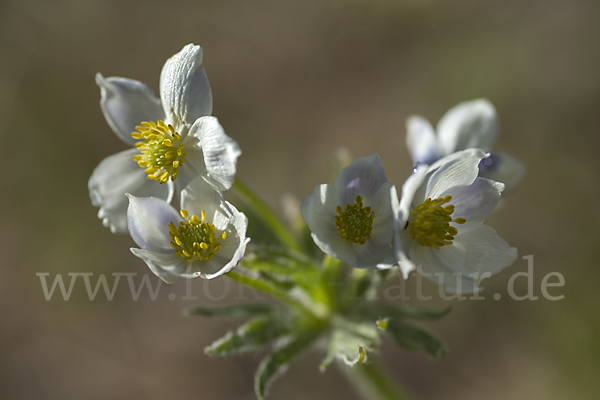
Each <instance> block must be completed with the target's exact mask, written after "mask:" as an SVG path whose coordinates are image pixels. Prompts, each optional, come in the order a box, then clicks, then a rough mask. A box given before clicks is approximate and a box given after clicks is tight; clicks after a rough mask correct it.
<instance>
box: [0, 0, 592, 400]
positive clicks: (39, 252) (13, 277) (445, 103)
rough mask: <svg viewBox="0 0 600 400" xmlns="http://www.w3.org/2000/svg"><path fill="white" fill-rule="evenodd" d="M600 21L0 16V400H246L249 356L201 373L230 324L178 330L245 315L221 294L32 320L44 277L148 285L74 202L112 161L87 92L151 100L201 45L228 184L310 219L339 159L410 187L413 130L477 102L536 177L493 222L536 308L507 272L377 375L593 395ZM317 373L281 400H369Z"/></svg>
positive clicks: (485, 7)
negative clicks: (163, 75) (127, 83)
mask: <svg viewBox="0 0 600 400" xmlns="http://www.w3.org/2000/svg"><path fill="white" fill-rule="evenodd" d="M599 15H600V3H598V1H597V0H544V1H542V0H483V1H481V0H479V1H477V0H438V1H434V0H260V1H246V0H204V1H196V2H185V1H178V0H174V1H169V2H158V1H86V0H62V1H60V0H56V1H43V0H4V1H2V2H1V3H0V120H1V121H2V122H1V123H0V139H1V140H0V151H1V152H2V156H1V158H0V159H1V160H2V170H3V178H2V180H1V181H2V196H1V198H0V237H1V239H2V241H1V243H2V249H1V251H0V263H1V264H0V265H1V269H0V274H1V275H0V315H1V320H2V322H1V328H0V398H2V399H19V400H23V399H165V398H169V399H210V400H218V399H252V398H253V394H252V376H253V373H254V370H255V367H256V365H257V363H258V362H259V360H260V357H259V355H249V356H245V357H234V358H230V359H209V358H208V357H207V356H205V355H204V354H203V352H202V350H203V347H204V346H206V345H208V344H210V343H211V341H212V340H215V339H216V338H218V337H219V336H220V335H222V334H223V333H225V332H226V331H227V330H229V329H232V328H233V327H234V326H235V324H236V322H237V321H234V320H218V321H213V320H208V319H202V318H198V319H190V318H184V317H182V316H181V315H180V310H181V309H182V308H183V307H185V306H190V305H194V304H204V305H215V306H218V305H225V304H231V303H234V302H236V301H238V302H239V293H238V290H237V288H234V287H231V289H232V290H231V291H230V293H229V295H228V296H225V298H223V299H220V300H219V299H218V298H220V297H221V294H222V293H224V290H225V289H227V286H225V283H224V280H223V279H216V280H214V281H210V282H201V281H194V282H193V285H192V286H191V287H190V288H191V289H192V290H193V295H195V296H197V297H198V298H199V299H198V300H196V301H189V300H184V299H182V297H184V296H185V293H186V286H185V283H184V282H181V283H178V284H176V285H174V286H167V285H163V286H162V287H161V290H160V293H159V295H158V297H157V299H156V301H152V300H151V298H150V296H149V295H148V294H147V292H144V294H142V295H141V296H140V299H139V300H137V301H134V300H133V299H132V298H131V295H130V294H129V289H128V287H127V285H126V280H125V278H123V281H122V282H121V283H120V286H119V287H118V288H117V291H116V294H115V298H114V299H113V300H112V301H107V300H106V298H105V296H104V294H103V293H100V294H99V295H98V297H97V298H96V300H95V301H90V300H89V299H88V297H87V295H86V292H85V288H84V286H83V284H82V281H81V278H78V279H80V280H79V281H78V283H77V284H75V287H74V290H73V294H72V296H71V299H70V300H69V301H64V300H62V298H61V296H60V295H59V294H58V293H55V294H54V297H53V298H52V299H51V300H50V301H46V300H45V298H44V295H43V292H42V287H41V284H40V279H39V277H38V276H36V273H40V272H45V273H49V274H50V275H49V280H50V282H51V281H52V280H53V279H54V277H55V276H56V274H63V275H64V277H65V279H66V280H67V281H68V279H67V278H68V276H67V274H68V273H69V272H92V273H94V278H93V279H92V282H93V283H95V281H96V278H97V276H98V275H99V274H102V273H104V274H108V275H109V278H110V274H112V273H116V272H135V273H138V276H137V278H136V284H139V278H140V277H141V276H142V274H145V273H147V268H146V266H145V265H144V264H143V262H141V260H138V259H136V258H135V257H133V255H131V254H130V253H129V247H130V246H132V245H133V242H132V241H131V239H130V238H129V237H128V236H113V235H112V234H111V233H110V232H109V231H108V230H107V229H106V228H103V227H102V225H101V223H100V221H99V220H98V219H97V218H96V212H97V210H96V209H95V208H94V207H92V205H91V204H90V201H89V198H88V192H87V180H88V178H89V176H90V174H91V172H92V170H93V169H94V167H95V166H96V165H97V164H98V163H99V162H100V161H101V160H102V159H103V158H104V157H106V156H108V155H110V154H112V153H115V152H117V151H120V150H124V149H125V148H126V146H125V145H124V144H123V143H122V142H120V140H119V139H117V137H116V136H115V135H114V134H113V133H112V131H111V130H110V129H109V127H108V126H107V124H106V122H105V121H104V118H103V116H102V114H101V112H100V108H99V106H98V100H99V97H100V95H99V89H98V87H97V86H96V85H95V83H94V74H95V73H96V72H102V73H103V74H104V75H105V76H115V75H116V76H124V77H129V78H134V79H138V80H140V81H142V82H145V83H147V84H148V85H149V86H150V87H151V88H153V89H154V90H155V91H157V90H158V77H159V73H160V69H161V67H162V64H163V63H164V61H165V60H166V59H167V58H168V57H170V56H171V55H173V54H175V53H176V52H178V51H179V50H180V49H181V48H182V47H183V46H184V45H185V44H187V43H190V42H193V43H196V44H200V45H202V46H203V48H204V55H205V56H204V65H205V68H206V71H207V73H208V76H209V79H210V83H211V86H212V90H213V95H214V115H216V116H217V117H219V119H220V121H221V123H222V125H223V126H224V127H225V129H226V131H227V133H228V134H229V135H230V136H232V137H233V138H234V139H235V140H236V141H237V142H238V143H239V144H240V146H241V148H242V149H243V152H244V154H243V155H242V157H241V158H240V159H239V161H238V171H239V173H238V176H239V177H240V178H241V179H242V180H244V181H245V182H246V183H247V184H248V185H250V186H252V187H253V188H254V189H255V190H256V191H257V192H259V193H260V194H261V195H262V196H263V197H264V198H265V199H266V200H267V201H268V202H269V204H271V205H272V206H273V207H275V208H277V209H278V210H281V207H280V205H281V196H282V195H283V194H284V193H291V194H293V195H295V196H296V197H297V198H299V199H301V198H302V197H303V196H305V195H306V194H307V193H309V192H311V191H312V190H313V188H314V186H315V185H317V184H320V183H324V182H331V180H332V173H331V168H332V165H333V164H334V162H333V155H334V153H335V151H336V149H337V148H338V147H339V146H344V147H346V148H347V149H348V150H349V151H350V152H351V153H352V154H353V155H354V156H366V155H369V154H372V153H374V152H378V153H379V154H380V155H381V157H382V159H383V163H384V166H385V167H386V170H387V173H388V178H389V180H390V181H391V182H392V183H394V184H396V185H398V186H400V185H401V184H402V182H403V181H404V179H405V178H406V177H407V175H408V174H409V172H410V167H411V162H410V159H409V157H408V153H407V151H406V148H405V144H404V135H405V128H404V122H405V120H406V118H407V117H408V116H409V115H411V114H414V113H419V114H421V115H423V116H425V117H427V118H428V119H430V120H431V121H432V122H434V123H435V122H437V120H438V119H439V118H440V117H441V116H442V115H443V113H444V112H445V111H446V110H447V109H449V108H450V107H452V106H454V105H455V104H457V103H458V102H461V101H465V100H471V99H474V98H479V97H487V98H489V99H490V100H491V101H492V102H493V104H494V105H495V106H496V107H497V110H498V113H499V116H500V123H501V134H500V138H499V140H498V142H497V144H496V149H499V150H506V151H510V152H512V153H513V154H515V155H517V156H518V157H520V158H521V159H522V160H524V161H525V162H526V163H527V164H528V167H529V174H528V176H527V178H526V179H525V181H524V182H523V183H522V184H521V185H520V186H519V187H518V188H517V190H516V191H515V192H513V193H511V194H510V195H509V196H507V199H506V200H507V201H506V204H505V207H504V209H503V210H502V211H501V212H500V213H497V214H496V215H494V216H492V217H491V218H490V219H489V220H488V223H489V224H491V225H492V226H494V227H495V228H496V229H497V230H498V231H499V233H500V234H501V236H502V237H503V238H505V239H506V240H507V241H508V242H509V243H510V244H512V245H514V246H516V247H518V249H519V254H520V256H523V255H529V254H533V255H534V272H535V275H534V290H535V295H537V296H540V299H539V300H538V301H516V300H512V299H510V298H509V296H508V294H507V282H508V280H509V279H510V277H511V276H512V274H514V273H516V272H520V271H525V270H526V268H527V266H526V261H525V260H523V259H519V260H517V262H516V263H515V264H514V265H513V266H512V267H510V268H508V269H506V270H505V271H503V272H502V273H500V274H499V275H497V276H494V277H493V278H491V279H489V280H487V282H486V283H485V285H484V286H486V291H485V292H484V294H485V295H486V300H484V301H462V302H461V301H455V302H454V303H453V305H454V309H453V312H452V313H451V314H450V315H449V316H448V317H446V318H445V319H444V320H442V321H440V322H437V323H432V324H428V325H427V326H428V327H430V328H431V329H432V330H433V331H434V332H436V333H437V334H439V335H440V336H441V337H443V338H444V339H445V341H446V343H447V344H448V346H449V347H450V352H449V353H448V355H447V357H446V358H445V359H443V360H441V361H439V362H436V361H433V360H431V359H429V358H428V357H427V356H426V355H425V354H423V353H408V352H405V351H401V350H399V349H397V348H396V347H395V346H393V345H392V343H391V342H388V341H386V342H384V345H383V354H384V355H383V362H384V363H385V364H386V365H387V366H388V368H389V370H390V373H391V374H392V375H393V376H394V377H396V378H397V380H398V382H401V383H402V384H403V385H404V387H405V388H406V390H407V392H408V393H411V394H412V395H413V398H414V399H417V400H420V399H423V400H428V399H432V400H433V399H436V400H437V399H444V400H446V399H461V400H465V399H549V400H553V399H566V398H568V399H596V398H598V397H597V396H598V392H599V391H600V379H599V378H600V318H599V312H598V304H600V290H599V285H600V265H599V262H598V260H599V259H600V257H599V256H600V254H599V253H600V251H599V248H600V246H599V244H600V240H599V239H600V234H599V229H598V226H599V224H600V212H599V209H600V206H599V204H598V199H599V198H600V179H599V172H600V157H598V154H599V151H600V140H599V139H598V138H599V136H600V135H599V127H600V113H599V111H598V109H599V108H600V68H599V66H600V51H599V49H600V24H598V16H599ZM549 272H560V273H561V274H563V275H564V277H565V281H566V284H565V286H564V287H562V288H550V294H551V295H564V296H565V298H564V299H563V300H560V301H555V302H552V301H548V300H545V299H543V298H542V297H541V293H540V283H541V281H542V278H543V276H544V275H545V274H547V273H549ZM109 282H112V278H111V279H109ZM152 282H153V284H154V283H155V280H154V279H153V280H152ZM414 286H415V278H411V279H410V280H409V281H408V282H407V287H408V288H409V292H411V293H412V292H414ZM425 286H426V291H427V292H428V293H431V294H433V295H434V297H435V299H434V300H432V301H430V302H423V303H421V304H422V305H425V306H431V307H438V306H442V305H443V304H444V303H443V302H442V301H440V300H439V296H438V295H436V292H437V289H436V288H435V287H434V286H433V285H430V284H427V285H425ZM526 289H527V287H526V282H525V280H524V279H522V278H519V279H517V286H516V290H517V293H519V294H523V293H524V292H525V291H526ZM207 291H208V292H207ZM171 293H172V294H174V295H175V296H174V297H175V300H170V298H169V296H168V295H169V294H171ZM494 293H500V294H501V295H502V299H501V300H499V301H496V300H494V299H493V298H492V294H494ZM236 296H237V297H238V300H236ZM244 296H246V297H247V298H251V296H252V295H251V294H249V293H247V292H246V293H245V294H244ZM249 296H250V297H249ZM436 299H437V300H436ZM319 357H320V355H319V353H318V352H315V353H313V354H311V355H309V356H307V357H304V358H302V359H301V360H299V361H298V362H297V363H295V364H294V365H293V366H292V368H291V369H290V370H289V371H288V373H287V376H285V377H284V378H282V379H280V380H278V381H277V382H276V383H275V384H274V386H273V387H272V390H271V398H272V399H283V398H287V399H333V398H335V399H338V398H339V399H341V398H343V399H359V396H358V395H357V394H355V393H354V392H353V390H352V388H351V387H350V386H349V385H348V383H347V382H346V380H345V378H344V375H343V374H341V373H340V372H339V371H336V369H335V368H331V369H330V370H328V371H327V372H326V373H325V374H321V373H319V372H318V371H317V365H318V362H319Z"/></svg>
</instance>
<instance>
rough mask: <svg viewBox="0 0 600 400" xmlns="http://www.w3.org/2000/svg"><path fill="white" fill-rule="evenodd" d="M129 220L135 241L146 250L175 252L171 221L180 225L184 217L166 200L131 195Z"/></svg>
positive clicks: (128, 210)
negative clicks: (170, 231)
mask: <svg viewBox="0 0 600 400" xmlns="http://www.w3.org/2000/svg"><path fill="white" fill-rule="evenodd" d="M128 197H129V208H128V209H127V222H128V227H129V233H130V234H131V237H132V238H133V241H134V242H136V243H137V245H138V246H140V247H141V248H142V249H144V250H149V251H159V252H173V254H174V251H173V249H172V247H171V244H170V243H171V237H170V236H169V223H171V222H174V223H175V225H176V226H179V222H181V221H182V220H183V219H182V218H181V217H180V216H179V213H178V212H177V211H175V209H174V208H173V207H171V206H170V205H169V204H167V203H166V202H165V201H164V200H161V199H155V198H152V197H135V196H132V195H129V196H128Z"/></svg>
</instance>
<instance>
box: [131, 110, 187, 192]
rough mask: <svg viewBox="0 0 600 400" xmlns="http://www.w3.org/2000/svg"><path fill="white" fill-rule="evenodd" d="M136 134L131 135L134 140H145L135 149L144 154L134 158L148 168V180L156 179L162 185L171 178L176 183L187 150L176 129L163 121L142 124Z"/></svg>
mask: <svg viewBox="0 0 600 400" xmlns="http://www.w3.org/2000/svg"><path fill="white" fill-rule="evenodd" d="M135 129H137V131H136V132H133V133H132V134H131V137H133V138H134V139H144V141H143V142H142V141H140V142H138V143H136V144H135V147H136V148H137V149H138V150H139V151H140V152H141V153H142V154H140V155H137V156H134V157H133V159H134V160H135V161H137V163H138V165H139V166H140V167H142V168H146V171H145V172H146V174H148V179H154V180H157V181H159V182H160V183H165V182H167V181H168V180H169V177H171V180H172V181H174V180H175V178H177V173H178V172H179V167H181V165H182V164H183V159H184V158H185V149H184V148H183V145H182V144H181V143H180V142H181V136H180V135H179V133H177V132H175V128H173V127H172V126H171V125H166V124H165V123H164V122H163V121H160V120H159V121H158V124H155V123H154V122H152V121H150V122H142V124H141V126H136V127H135Z"/></svg>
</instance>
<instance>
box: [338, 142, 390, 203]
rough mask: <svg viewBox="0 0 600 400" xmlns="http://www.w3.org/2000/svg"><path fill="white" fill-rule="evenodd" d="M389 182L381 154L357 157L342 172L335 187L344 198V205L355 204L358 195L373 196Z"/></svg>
mask: <svg viewBox="0 0 600 400" xmlns="http://www.w3.org/2000/svg"><path fill="white" fill-rule="evenodd" d="M386 182H387V177H386V175H385V170H384V169H383V164H382V163H381V158H380V157H379V154H377V153H375V154H372V155H370V156H368V157H361V158H356V159H354V161H352V164H350V165H349V166H348V167H346V168H344V169H343V170H342V172H340V174H339V176H338V178H337V180H336V181H335V188H336V189H337V191H338V193H339V194H340V196H341V198H342V202H343V204H342V206H344V205H346V204H354V203H355V198H356V196H363V197H371V196H373V195H375V193H376V192H377V191H378V190H379V188H380V186H381V185H382V184H383V183H386Z"/></svg>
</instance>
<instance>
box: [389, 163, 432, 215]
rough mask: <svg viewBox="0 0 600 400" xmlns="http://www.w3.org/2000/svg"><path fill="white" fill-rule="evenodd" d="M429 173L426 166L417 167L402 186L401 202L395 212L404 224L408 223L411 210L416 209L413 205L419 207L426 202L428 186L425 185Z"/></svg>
mask: <svg viewBox="0 0 600 400" xmlns="http://www.w3.org/2000/svg"><path fill="white" fill-rule="evenodd" d="M428 173H429V168H428V167H427V166H426V165H415V167H414V168H413V173H412V174H411V175H410V176H409V177H408V179H406V181H405V182H404V183H403V184H402V192H401V194H400V202H399V203H398V204H397V206H396V210H395V211H396V215H397V217H398V218H400V219H401V220H403V221H404V222H406V221H407V219H408V217H409V215H410V212H411V208H414V207H413V204H414V205H415V206H417V205H419V204H421V203H422V202H423V201H424V200H425V198H424V196H425V189H426V186H427V185H426V184H425V183H426V181H427V176H428V175H427V174H428ZM420 192H421V193H420ZM392 204H394V203H392Z"/></svg>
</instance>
